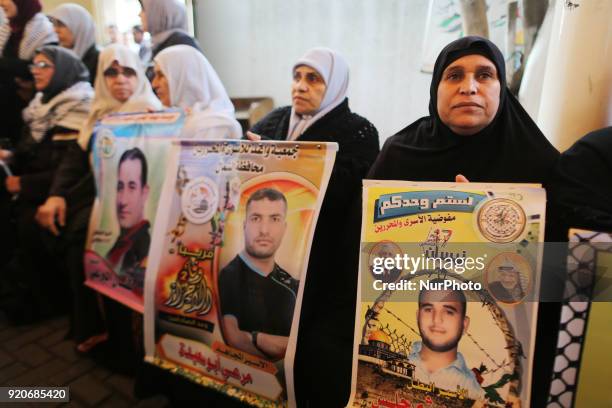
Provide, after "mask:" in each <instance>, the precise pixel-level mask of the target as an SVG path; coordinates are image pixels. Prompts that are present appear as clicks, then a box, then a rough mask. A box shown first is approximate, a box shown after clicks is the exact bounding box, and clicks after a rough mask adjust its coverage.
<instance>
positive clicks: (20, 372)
mask: <svg viewBox="0 0 612 408" xmlns="http://www.w3.org/2000/svg"><path fill="white" fill-rule="evenodd" d="M67 330H68V318H67V317H60V318H54V319H51V320H47V321H43V322H40V323H36V324H31V325H26V326H17V327H16V326H11V325H10V324H9V323H8V321H7V320H6V318H5V316H4V315H3V314H2V313H0V386H68V387H70V402H69V403H67V404H60V405H59V406H69V407H112V408H121V407H143V408H144V407H151V408H158V407H166V406H168V400H167V399H166V398H165V397H163V396H161V395H160V396H155V397H152V398H148V399H145V400H138V399H136V398H135V396H134V392H133V389H134V378H133V377H131V376H129V375H126V374H121V373H118V372H113V371H112V369H111V368H109V367H105V366H104V365H103V364H101V362H100V361H96V360H95V359H92V358H89V357H82V356H80V355H78V354H77V353H76V352H75V351H74V346H75V344H74V342H73V341H70V340H64V336H65V334H66V332H67ZM0 406H10V405H4V404H0ZM13 406H16V407H25V406H38V407H40V406H41V404H40V403H39V404H25V403H21V404H14V405H13ZM43 406H54V405H53V404H47V403H46V404H44V405H43ZM56 406H57V405H56Z"/></svg>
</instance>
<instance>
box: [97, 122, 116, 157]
mask: <svg viewBox="0 0 612 408" xmlns="http://www.w3.org/2000/svg"><path fill="white" fill-rule="evenodd" d="M96 144H97V147H98V151H99V152H100V156H102V157H104V158H109V157H112V156H113V155H114V154H115V150H116V145H115V134H114V133H113V132H112V131H111V130H110V129H106V128H102V129H100V130H99V131H98V132H97V134H96Z"/></svg>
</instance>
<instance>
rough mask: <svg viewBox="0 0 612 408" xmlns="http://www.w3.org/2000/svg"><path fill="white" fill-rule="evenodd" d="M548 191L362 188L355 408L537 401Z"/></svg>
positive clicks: (376, 184) (379, 184) (396, 185)
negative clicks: (533, 386)
mask: <svg viewBox="0 0 612 408" xmlns="http://www.w3.org/2000/svg"><path fill="white" fill-rule="evenodd" d="M544 205H545V201H544V195H543V191H542V189H541V188H536V187H535V186H533V185H531V186H520V185H509V184H498V185H495V184H487V185H484V184H476V183H470V185H469V186H467V185H465V184H463V185H461V184H455V183H410V182H383V181H365V182H364V207H363V208H364V212H363V219H362V248H361V257H360V265H361V268H360V275H359V285H360V291H359V293H358V303H357V312H356V328H355V348H354V357H353V380H352V394H351V400H350V403H349V405H350V406H355V407H388V406H396V407H415V408H416V407H421V408H425V407H473V406H476V407H504V408H506V407H513V406H517V407H518V406H524V404H526V403H528V401H529V395H530V392H531V390H530V381H531V379H530V374H531V364H532V361H533V350H534V344H535V323H536V320H535V316H536V313H537V303H534V302H533V300H534V296H535V294H537V293H538V285H539V268H540V264H541V248H540V246H539V245H538V244H539V243H540V242H541V237H542V233H543V225H544V224H543V222H544V218H543V215H544Z"/></svg>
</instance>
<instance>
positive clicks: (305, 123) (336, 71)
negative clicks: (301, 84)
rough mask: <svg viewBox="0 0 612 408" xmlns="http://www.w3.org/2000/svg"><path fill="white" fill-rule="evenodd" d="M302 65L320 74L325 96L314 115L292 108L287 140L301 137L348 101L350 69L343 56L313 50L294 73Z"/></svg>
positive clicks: (329, 50) (327, 51)
mask: <svg viewBox="0 0 612 408" xmlns="http://www.w3.org/2000/svg"><path fill="white" fill-rule="evenodd" d="M300 65H306V66H308V67H310V68H312V69H314V70H315V71H317V72H318V73H319V75H321V76H322V77H323V80H324V81H325V86H326V89H325V95H324V96H323V100H322V101H321V106H319V109H318V110H317V111H316V112H315V113H314V114H313V115H298V114H297V113H296V112H295V109H294V108H291V118H290V119H289V131H288V133H287V140H295V139H297V138H298V137H300V136H301V135H302V134H303V133H304V132H306V130H308V128H309V127H311V126H312V125H313V124H314V123H315V122H316V121H317V120H319V119H321V118H322V117H323V116H325V115H327V114H328V113H329V112H330V111H331V110H332V109H334V108H335V107H336V106H338V105H340V104H341V103H342V102H343V101H344V99H346V92H347V90H348V84H349V68H348V64H347V62H346V60H345V59H344V57H343V56H342V55H340V54H339V53H337V52H336V51H334V50H331V49H329V48H323V47H318V48H312V49H310V50H308V51H307V52H306V54H304V55H303V56H302V58H300V59H299V60H298V61H297V62H296V63H295V64H294V65H293V71H295V69H296V68H297V67H299V66H300Z"/></svg>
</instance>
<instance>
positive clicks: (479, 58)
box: [443, 54, 497, 73]
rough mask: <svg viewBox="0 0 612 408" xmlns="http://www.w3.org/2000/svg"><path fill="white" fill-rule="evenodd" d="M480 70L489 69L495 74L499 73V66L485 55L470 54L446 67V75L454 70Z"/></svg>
mask: <svg viewBox="0 0 612 408" xmlns="http://www.w3.org/2000/svg"><path fill="white" fill-rule="evenodd" d="M471 68H475V69H479V68H489V69H491V70H492V71H494V72H495V73H497V66H496V65H495V63H494V62H493V61H491V60H490V59H489V58H487V57H485V56H484V55H480V54H469V55H464V56H462V57H461V58H457V59H456V60H454V61H453V62H451V63H450V64H448V65H447V66H446V68H445V69H444V71H443V72H444V73H446V72H449V71H452V70H454V69H471Z"/></svg>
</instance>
